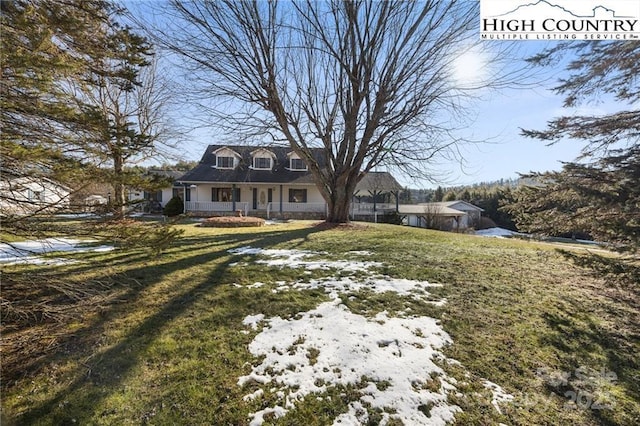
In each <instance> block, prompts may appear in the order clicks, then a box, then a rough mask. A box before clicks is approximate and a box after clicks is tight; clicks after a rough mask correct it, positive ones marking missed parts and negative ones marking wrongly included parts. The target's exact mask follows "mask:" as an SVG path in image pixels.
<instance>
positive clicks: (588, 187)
mask: <svg viewBox="0 0 640 426" xmlns="http://www.w3.org/2000/svg"><path fill="white" fill-rule="evenodd" d="M571 51H573V53H575V58H574V59H573V60H572V61H571V62H570V63H569V65H568V66H567V70H568V71H570V72H571V74H569V76H568V77H567V78H566V79H563V80H561V81H560V84H559V85H558V86H557V87H556V88H555V91H556V92H557V93H559V94H562V95H564V96H565V106H567V107H575V106H578V105H580V104H582V103H584V102H586V101H589V100H592V99H598V98H600V97H602V96H613V97H614V99H616V100H617V101H618V102H619V103H620V104H621V105H625V104H626V105H628V107H627V108H625V109H624V110H621V111H616V112H614V113H611V114H605V115H590V116H586V115H569V116H565V117H560V118H557V119H555V120H553V121H552V122H551V123H550V124H549V126H548V128H547V129H546V130H543V131H532V130H525V131H523V133H524V135H526V136H529V137H533V138H538V139H541V140H544V141H548V142H551V143H555V142H557V141H559V140H560V139H562V138H573V139H578V140H582V141H584V142H585V145H584V148H583V150H582V156H581V158H580V160H581V162H571V163H567V164H565V165H564V167H563V169H562V171H560V172H554V173H543V174H536V173H534V174H531V175H526V176H524V177H525V178H528V179H534V180H535V181H536V184H535V185H531V186H529V187H526V188H522V189H521V190H519V191H517V192H516V194H514V202H513V203H511V204H510V205H508V206H507V209H508V210H509V211H510V212H512V213H513V214H514V215H515V216H516V218H517V222H518V227H519V228H522V229H524V230H527V231H540V232H548V233H553V232H555V233H560V232H566V231H576V230H578V231H586V232H589V233H590V234H592V235H593V236H594V237H595V238H600V239H602V240H604V241H608V242H612V243H615V244H616V247H617V248H619V249H621V250H631V251H637V249H638V247H639V244H638V242H639V238H638V235H639V233H640V192H639V189H638V188H640V154H639V153H640V110H638V108H637V105H638V102H639V101H640V90H639V89H640V86H639V85H640V80H638V77H637V76H638V75H640V44H638V43H635V42H615V43H614V42H608V43H606V42H583V43H563V44H559V45H557V46H556V47H554V48H551V49H549V50H547V51H545V52H543V53H541V54H540V55H537V56H536V57H534V58H532V59H531V60H532V61H533V62H535V63H537V64H540V65H546V64H548V63H550V62H554V61H557V60H559V59H560V58H561V57H564V56H566V55H567V53H569V52H571Z"/></svg>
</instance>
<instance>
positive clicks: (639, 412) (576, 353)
mask: <svg viewBox="0 0 640 426" xmlns="http://www.w3.org/2000/svg"><path fill="white" fill-rule="evenodd" d="M567 302H568V303H566V304H559V305H558V307H557V309H556V310H550V311H548V312H546V313H544V314H543V319H544V320H545V322H546V323H547V325H548V327H549V329H548V331H547V330H545V332H543V333H540V336H539V339H540V342H541V343H542V344H544V345H550V346H552V347H554V348H556V350H557V351H556V354H557V357H558V360H559V361H560V367H559V368H560V370H559V371H556V373H562V374H561V375H560V376H559V377H561V378H562V380H559V381H558V380H557V379H558V378H557V377H556V379H552V380H550V381H548V382H547V383H546V385H547V387H548V389H549V390H550V391H552V392H554V393H556V394H558V395H559V396H560V397H561V398H565V399H566V400H567V403H568V404H571V402H575V403H576V404H577V406H578V408H583V409H588V410H589V411H590V413H591V415H593V416H594V417H595V418H597V419H598V422H599V423H600V424H603V425H617V424H627V421H629V420H630V419H631V418H632V417H633V416H640V405H639V404H638V401H640V373H639V371H640V360H639V359H638V357H637V352H636V349H635V348H637V341H638V336H639V335H638V329H637V324H635V322H633V321H630V322H627V323H624V324H616V326H611V325H608V326H602V325H601V323H600V322H599V318H598V316H597V315H596V314H594V313H593V312H591V309H590V308H588V307H585V306H582V305H581V302H582V301H581V300H578V299H576V300H568V301H567ZM583 312H588V313H583ZM614 319H615V320H618V318H614ZM618 325H619V326H620V328H618ZM634 341H635V344H634ZM585 371H591V372H595V374H594V376H593V377H591V376H590V375H589V377H588V378H585V377H586V376H588V375H587V374H584V372H585ZM581 372H582V373H581ZM611 373H614V374H613V375H612V374H611ZM581 374H582V377H581ZM611 384H613V385H615V386H619V388H621V389H623V391H622V392H621V393H618V392H619V391H617V392H616V394H618V395H624V398H625V399H624V401H622V400H619V401H616V398H615V395H614V394H613V393H611V390H610V388H608V387H607V386H608V385H611ZM609 398H613V401H611V400H609ZM628 401H635V403H633V402H632V403H631V404H630V405H629V403H628ZM604 402H613V404H615V405H616V410H615V411H614V412H612V411H611V410H606V409H601V408H600V406H601V405H605V404H604ZM620 414H622V415H629V416H630V417H629V418H628V419H626V420H620ZM629 424H630V423H629Z"/></svg>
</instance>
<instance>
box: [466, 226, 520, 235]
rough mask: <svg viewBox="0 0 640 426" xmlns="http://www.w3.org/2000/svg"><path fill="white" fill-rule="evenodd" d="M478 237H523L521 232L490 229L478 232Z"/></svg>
mask: <svg viewBox="0 0 640 426" xmlns="http://www.w3.org/2000/svg"><path fill="white" fill-rule="evenodd" d="M475 234H476V235H480V236H482V237H512V236H514V235H521V234H520V233H519V232H515V231H511V230H509V229H504V228H489V229H481V230H479V231H476V233H475Z"/></svg>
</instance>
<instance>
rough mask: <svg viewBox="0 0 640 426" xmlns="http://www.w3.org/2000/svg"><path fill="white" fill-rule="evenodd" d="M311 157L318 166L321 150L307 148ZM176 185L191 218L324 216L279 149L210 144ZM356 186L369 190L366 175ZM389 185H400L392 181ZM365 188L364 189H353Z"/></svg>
mask: <svg viewBox="0 0 640 426" xmlns="http://www.w3.org/2000/svg"><path fill="white" fill-rule="evenodd" d="M312 155H313V156H314V157H315V160H316V161H317V162H318V164H320V166H321V167H323V164H324V150H323V149H313V150H312ZM370 175H373V173H372V174H370ZM391 180H392V181H393V182H395V179H393V177H391V175H389V176H388V177H386V178H385V179H375V182H376V183H378V182H380V183H384V182H387V183H388V182H389V181H391ZM177 181H178V182H179V183H180V184H181V185H182V187H181V188H180V189H179V190H177V191H178V195H180V196H181V197H182V198H183V199H184V200H185V211H186V212H192V213H194V214H197V215H202V216H211V215H219V214H231V213H233V212H237V211H242V212H243V213H244V214H246V215H252V216H261V217H268V218H305V219H311V218H316V219H322V218H325V217H326V214H327V204H326V202H325V200H324V198H323V197H322V194H321V193H320V190H319V189H318V188H317V187H316V184H315V181H314V179H313V175H312V174H311V172H309V169H308V167H307V164H305V162H304V160H303V159H301V158H300V157H299V156H298V155H297V154H296V153H295V152H293V151H292V150H291V149H290V148H289V147H285V146H263V147H256V146H246V145H240V146H237V145H234V146H232V145H210V146H209V147H207V149H206V151H205V153H204V155H203V156H202V159H201V160H200V163H199V164H198V166H196V167H195V168H194V169H193V170H191V171H189V172H187V173H186V174H185V175H184V176H182V177H180V178H178V179H177ZM361 184H362V185H365V186H366V185H369V186H371V185H372V179H371V176H369V179H367V176H365V179H363V180H362V182H361ZM378 186H380V185H378ZM395 187H397V188H400V185H398V184H397V182H395ZM395 187H394V188H395ZM365 189H367V190H369V188H368V187H367V188H364V187H358V188H356V190H362V191H364V190H365ZM376 190H383V188H382V187H380V188H377V187H376Z"/></svg>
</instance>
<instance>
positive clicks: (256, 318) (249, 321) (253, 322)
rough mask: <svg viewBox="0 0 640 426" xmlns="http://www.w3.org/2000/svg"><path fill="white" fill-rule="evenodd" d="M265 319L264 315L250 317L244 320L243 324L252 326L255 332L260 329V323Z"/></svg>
mask: <svg viewBox="0 0 640 426" xmlns="http://www.w3.org/2000/svg"><path fill="white" fill-rule="evenodd" d="M263 319H264V314H257V315H248V316H246V317H245V319H244V320H242V324H243V325H246V326H251V328H253V329H254V330H257V329H258V323H259V322H260V321H262V320H263Z"/></svg>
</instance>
